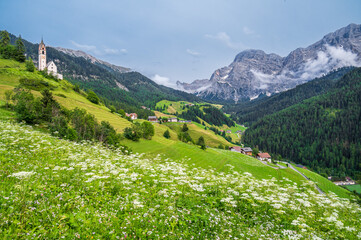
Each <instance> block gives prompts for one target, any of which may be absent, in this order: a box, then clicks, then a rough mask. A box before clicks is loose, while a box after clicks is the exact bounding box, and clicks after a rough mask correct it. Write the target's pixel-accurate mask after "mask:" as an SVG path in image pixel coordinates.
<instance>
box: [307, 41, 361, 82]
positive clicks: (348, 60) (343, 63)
mask: <svg viewBox="0 0 361 240" xmlns="http://www.w3.org/2000/svg"><path fill="white" fill-rule="evenodd" d="M357 59H358V58H357V54H355V53H352V52H351V51H346V50H345V49H344V48H343V47H342V46H341V47H333V46H330V45H325V50H323V51H319V52H318V53H317V57H316V58H315V59H309V60H308V61H307V62H306V63H305V65H304V68H303V71H304V73H303V74H302V75H301V79H303V80H309V79H312V78H315V77H319V76H321V75H322V74H327V73H328V72H330V71H331V70H333V69H337V68H341V67H347V66H355V67H360V66H361V62H360V61H358V60H357Z"/></svg>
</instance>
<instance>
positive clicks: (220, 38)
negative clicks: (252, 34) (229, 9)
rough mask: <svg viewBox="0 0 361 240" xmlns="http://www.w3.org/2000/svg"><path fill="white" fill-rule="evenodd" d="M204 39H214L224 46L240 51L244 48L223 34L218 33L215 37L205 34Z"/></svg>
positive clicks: (241, 44)
mask: <svg viewBox="0 0 361 240" xmlns="http://www.w3.org/2000/svg"><path fill="white" fill-rule="evenodd" d="M205 37H206V38H209V39H216V40H218V41H221V42H223V43H224V44H225V45H226V46H228V47H229V48H232V49H236V50H240V49H244V48H246V47H245V45H244V44H243V43H241V42H234V41H233V40H232V39H231V37H230V36H229V35H228V34H227V33H225V32H219V33H217V34H216V35H211V34H206V35H205Z"/></svg>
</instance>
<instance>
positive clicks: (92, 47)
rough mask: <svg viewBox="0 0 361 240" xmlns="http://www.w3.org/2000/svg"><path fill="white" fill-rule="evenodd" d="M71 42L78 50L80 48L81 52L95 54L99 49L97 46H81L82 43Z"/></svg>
mask: <svg viewBox="0 0 361 240" xmlns="http://www.w3.org/2000/svg"><path fill="white" fill-rule="evenodd" d="M70 42H71V43H72V44H73V45H74V46H75V47H77V48H80V49H81V50H84V51H89V52H95V51H97V47H96V46H93V45H85V44H80V43H77V42H75V41H73V40H70Z"/></svg>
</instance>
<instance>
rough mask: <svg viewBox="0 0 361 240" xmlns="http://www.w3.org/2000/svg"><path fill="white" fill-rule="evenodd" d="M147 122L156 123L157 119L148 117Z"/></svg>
mask: <svg viewBox="0 0 361 240" xmlns="http://www.w3.org/2000/svg"><path fill="white" fill-rule="evenodd" d="M148 121H149V122H158V118H157V116H149V117H148Z"/></svg>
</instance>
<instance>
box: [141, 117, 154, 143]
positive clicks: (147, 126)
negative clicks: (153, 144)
mask: <svg viewBox="0 0 361 240" xmlns="http://www.w3.org/2000/svg"><path fill="white" fill-rule="evenodd" d="M141 127H142V132H143V138H145V139H148V140H150V139H152V137H153V136H154V126H153V124H151V123H150V122H148V121H145V122H143V123H142V125H141Z"/></svg>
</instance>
